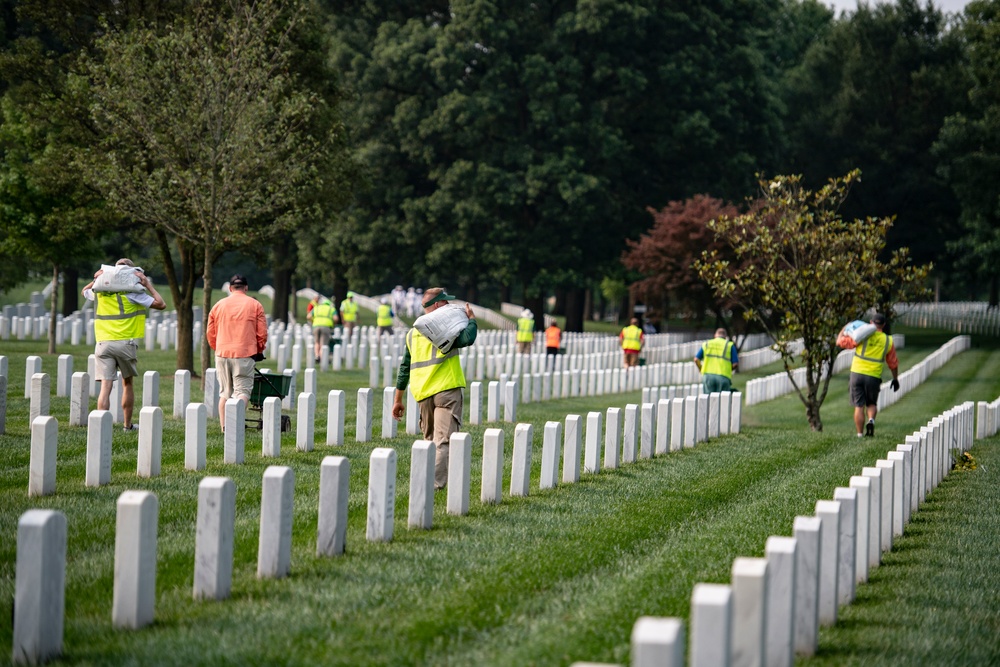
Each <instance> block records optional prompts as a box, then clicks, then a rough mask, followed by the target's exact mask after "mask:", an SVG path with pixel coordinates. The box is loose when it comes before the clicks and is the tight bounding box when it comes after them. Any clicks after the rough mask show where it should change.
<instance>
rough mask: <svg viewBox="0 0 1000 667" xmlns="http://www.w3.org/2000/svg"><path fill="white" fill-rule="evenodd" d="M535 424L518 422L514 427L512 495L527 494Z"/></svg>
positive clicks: (511, 475)
mask: <svg viewBox="0 0 1000 667" xmlns="http://www.w3.org/2000/svg"><path fill="white" fill-rule="evenodd" d="M534 431H535V429H534V426H532V425H531V424H518V425H517V426H515V427H514V459H513V462H512V463H511V471H510V495H511V496H527V495H528V486H529V484H530V482H531V445H532V439H533V437H534Z"/></svg>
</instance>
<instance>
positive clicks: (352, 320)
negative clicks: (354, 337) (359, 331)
mask: <svg viewBox="0 0 1000 667" xmlns="http://www.w3.org/2000/svg"><path fill="white" fill-rule="evenodd" d="M340 320H341V322H343V323H344V342H345V343H346V342H347V341H349V340H351V334H352V333H353V332H354V325H355V324H357V323H358V304H357V302H356V301H355V300H354V292H348V293H347V298H346V299H344V300H343V301H341V302H340Z"/></svg>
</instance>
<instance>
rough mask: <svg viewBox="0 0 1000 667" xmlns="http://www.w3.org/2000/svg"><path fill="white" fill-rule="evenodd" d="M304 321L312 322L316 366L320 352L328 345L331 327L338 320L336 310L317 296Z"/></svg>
mask: <svg viewBox="0 0 1000 667" xmlns="http://www.w3.org/2000/svg"><path fill="white" fill-rule="evenodd" d="M306 319H307V320H309V321H310V322H312V334H313V348H314V349H313V357H314V360H315V363H317V364H318V363H319V360H320V352H321V351H322V350H323V347H324V346H325V345H327V344H329V342H330V333H331V332H332V331H333V325H334V323H336V322H337V320H338V319H339V318H338V317H337V308H336V307H335V306H334V305H333V302H332V301H330V300H329V299H327V298H326V297H325V296H322V295H319V294H317V295H316V303H315V305H314V306H313V309H312V310H311V311H309V312H308V313H306Z"/></svg>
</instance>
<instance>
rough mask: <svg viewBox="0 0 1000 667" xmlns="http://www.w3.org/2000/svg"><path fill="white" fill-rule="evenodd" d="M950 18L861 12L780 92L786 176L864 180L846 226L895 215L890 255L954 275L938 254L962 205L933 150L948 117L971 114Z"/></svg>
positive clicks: (911, 7) (824, 32)
mask: <svg viewBox="0 0 1000 667" xmlns="http://www.w3.org/2000/svg"><path fill="white" fill-rule="evenodd" d="M948 25H949V24H948V18H947V16H946V15H944V14H943V13H942V12H941V11H940V10H939V9H937V8H936V7H935V6H934V5H933V4H931V3H923V2H920V1H918V0H899V1H898V2H893V3H889V2H878V3H859V5H858V8H857V10H856V11H854V12H852V13H849V14H847V15H846V16H845V17H843V18H841V19H839V20H837V21H835V22H833V23H832V24H831V25H830V26H829V29H821V30H819V31H818V32H817V33H816V39H815V40H814V41H813V42H812V44H811V45H810V47H809V48H808V50H807V51H806V52H805V54H804V57H803V58H802V60H801V63H800V64H799V65H798V66H795V67H791V68H788V69H787V70H786V73H785V79H784V82H783V85H782V91H783V98H784V100H785V102H786V104H787V107H788V112H787V115H786V120H785V124H786V126H787V129H788V147H789V155H788V159H787V161H786V162H785V163H784V166H783V167H782V168H781V171H782V172H784V173H801V174H803V176H804V177H805V182H806V183H807V184H809V185H810V186H811V187H819V186H821V185H822V184H823V183H825V182H826V179H827V178H828V176H829V175H830V174H843V173H847V172H848V171H851V170H853V169H860V170H861V171H862V172H863V173H864V181H863V182H861V183H857V184H855V185H854V186H853V187H852V194H851V197H850V199H849V200H848V201H846V202H845V203H844V209H843V212H844V214H845V216H848V217H863V216H866V215H871V216H874V217H878V218H884V217H888V216H895V217H896V223H895V224H894V225H893V226H892V228H891V230H890V231H889V236H888V239H887V247H889V248H901V247H908V248H910V250H911V251H912V253H913V257H914V260H915V261H917V262H920V263H924V262H929V261H932V260H933V261H934V262H935V266H936V267H937V268H938V269H939V273H940V272H947V271H950V267H951V260H950V258H948V257H946V256H945V255H944V253H942V249H943V248H945V246H946V243H947V241H948V240H949V239H951V238H953V237H954V236H955V233H956V224H955V223H956V220H957V217H958V206H957V202H956V200H955V197H954V195H953V194H952V193H951V192H950V191H949V189H948V187H947V185H946V184H945V183H944V181H943V179H942V178H941V177H940V176H939V175H938V174H937V159H936V158H935V157H934V156H933V155H932V153H931V146H932V145H933V143H934V141H935V140H936V139H937V137H938V133H939V131H940V128H941V126H942V124H943V122H944V119H945V117H947V116H948V115H950V114H953V113H955V112H956V111H958V110H961V109H962V108H964V106H965V105H966V94H965V91H966V88H967V85H966V80H965V78H964V76H963V75H962V72H961V68H960V65H961V62H962V43H961V41H960V40H958V39H956V37H955V35H954V34H952V32H951V31H949V29H948Z"/></svg>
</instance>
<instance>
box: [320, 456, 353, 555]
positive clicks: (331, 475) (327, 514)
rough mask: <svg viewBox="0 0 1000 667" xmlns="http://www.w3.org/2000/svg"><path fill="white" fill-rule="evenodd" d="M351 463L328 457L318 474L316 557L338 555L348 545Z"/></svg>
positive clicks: (344, 458)
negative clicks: (348, 502)
mask: <svg viewBox="0 0 1000 667" xmlns="http://www.w3.org/2000/svg"><path fill="white" fill-rule="evenodd" d="M350 477H351V462H350V460H349V459H347V458H346V457H343V456H326V457H324V458H323V462H322V463H321V464H320V471H319V521H318V527H317V532H316V555H317V556H339V555H340V554H342V553H344V549H345V548H346V545H347V501H348V497H349V495H350V488H349V481H350Z"/></svg>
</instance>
